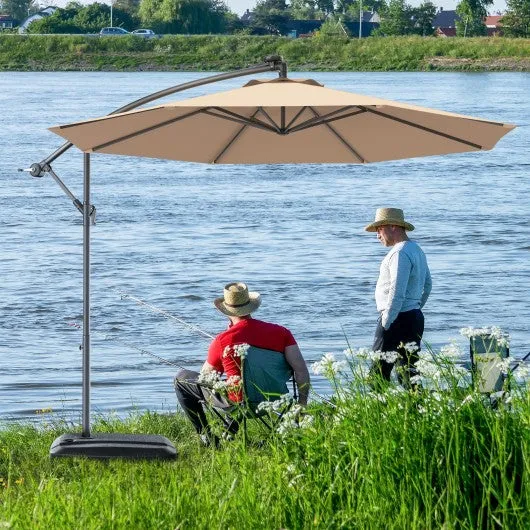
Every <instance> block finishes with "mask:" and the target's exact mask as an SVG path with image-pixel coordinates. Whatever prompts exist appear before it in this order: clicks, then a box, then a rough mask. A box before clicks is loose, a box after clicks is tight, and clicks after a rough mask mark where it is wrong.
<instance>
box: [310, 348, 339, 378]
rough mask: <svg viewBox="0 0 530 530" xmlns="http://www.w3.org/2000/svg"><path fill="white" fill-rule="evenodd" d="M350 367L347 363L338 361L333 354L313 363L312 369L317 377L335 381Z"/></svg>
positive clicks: (325, 355)
mask: <svg viewBox="0 0 530 530" xmlns="http://www.w3.org/2000/svg"><path fill="white" fill-rule="evenodd" d="M347 367H348V363H347V362H346V361H337V360H335V356H334V355H333V354H332V353H326V354H324V355H323V356H322V359H320V361H317V362H316V363H313V366H312V367H311V369H312V370H313V373H314V374H315V375H323V376H325V377H327V378H328V379H334V378H335V377H337V376H338V375H339V374H340V373H341V372H343V371H344V370H345V369H346V368H347Z"/></svg>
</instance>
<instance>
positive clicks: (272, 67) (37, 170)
mask: <svg viewBox="0 0 530 530" xmlns="http://www.w3.org/2000/svg"><path fill="white" fill-rule="evenodd" d="M263 61H264V62H263V63H261V64H256V65H254V66H249V67H248V68H242V69H241V70H234V71H231V72H224V73H222V74H216V75H212V76H209V77H204V78H202V79H196V80H194V81H189V82H187V83H181V84H179V85H175V86H172V87H169V88H165V89H163V90H159V91H158V92H153V93H152V94H149V95H148V96H145V97H143V98H140V99H137V100H135V101H133V102H131V103H128V104H127V105H124V106H123V107H120V108H119V109H116V110H115V111H113V112H111V113H110V114H109V116H110V115H112V114H119V113H121V112H128V111H130V110H133V109H136V108H138V107H140V106H142V105H145V104H146V103H151V102H152V101H155V100H157V99H160V98H163V97H165V96H169V95H171V94H175V93H176V92H182V91H184V90H188V89H190V88H196V87H198V86H202V85H207V84H210V83H216V82H218V81H225V80H227V79H234V78H236V77H243V76H246V75H253V74H258V73H261V72H274V71H277V72H278V74H279V76H280V77H283V78H285V77H287V63H286V62H285V61H284V60H283V58H282V57H281V56H280V55H269V56H267V57H265V58H264V60H263ZM72 145H73V144H72V143H71V142H65V143H64V144H63V145H62V146H61V147H59V149H57V150H56V151H54V152H53V153H52V154H51V155H49V156H48V157H47V158H45V159H43V160H42V161H41V162H38V163H34V164H31V166H30V168H29V169H27V170H24V171H28V172H29V174H30V175H31V176H32V177H43V176H44V174H45V173H49V172H50V170H51V167H50V164H51V163H52V162H53V161H54V160H57V158H59V157H60V156H61V155H62V154H63V153H65V152H66V151H68V149H70V147H72Z"/></svg>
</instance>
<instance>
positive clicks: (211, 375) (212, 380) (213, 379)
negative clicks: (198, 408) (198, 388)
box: [197, 370, 221, 387]
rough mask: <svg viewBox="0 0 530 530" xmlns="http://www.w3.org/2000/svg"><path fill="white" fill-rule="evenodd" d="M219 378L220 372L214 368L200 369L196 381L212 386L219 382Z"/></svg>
mask: <svg viewBox="0 0 530 530" xmlns="http://www.w3.org/2000/svg"><path fill="white" fill-rule="evenodd" d="M220 380H221V373H220V372H216V371H215V370H207V371H204V372H203V371H201V372H200V373H199V377H198V378H197V382H198V383H200V384H201V385H205V386H211V387H214V385H215V384H217V383H219V381H220Z"/></svg>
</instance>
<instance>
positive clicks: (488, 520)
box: [0, 391, 530, 530]
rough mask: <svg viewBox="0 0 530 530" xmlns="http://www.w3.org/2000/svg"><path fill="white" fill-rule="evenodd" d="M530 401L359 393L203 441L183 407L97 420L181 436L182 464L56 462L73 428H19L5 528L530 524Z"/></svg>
mask: <svg viewBox="0 0 530 530" xmlns="http://www.w3.org/2000/svg"><path fill="white" fill-rule="evenodd" d="M529 398H530V395H529V394H528V393H526V394H523V395H522V396H521V397H520V398H518V401H517V402H514V404H513V408H508V409H504V408H502V407H501V409H499V410H498V411H495V410H492V409H491V408H490V407H489V406H484V405H483V403H482V402H481V401H480V399H478V398H477V399H471V400H469V401H467V402H466V403H464V404H462V401H461V399H460V400H459V401H458V406H455V403H456V402H455V396H451V395H447V396H443V395H442V396H441V397H440V395H432V396H431V395H430V394H426V395H411V394H408V393H397V392H396V393H394V392H392V391H390V392H387V393H386V394H385V395H384V396H381V395H379V397H376V396H375V395H373V394H372V395H366V394H364V395H363V394H361V393H354V394H353V395H351V396H349V397H348V398H347V399H346V400H344V401H340V400H339V401H337V404H338V408H337V409H333V412H332V411H331V409H329V408H328V407H327V406H325V405H320V406H318V407H317V408H316V409H315V410H314V411H312V413H313V414H314V417H315V420H314V424H313V427H312V428H310V429H308V430H304V431H295V432H294V433H293V434H292V435H291V436H290V437H288V438H287V439H285V440H282V439H281V438H279V437H278V438H272V439H271V442H270V444H267V445H266V446H265V447H263V448H261V449H257V448H255V447H254V448H253V447H248V448H245V447H244V445H243V444H242V442H241V441H240V440H235V441H234V442H230V443H227V444H226V445H225V446H224V447H223V448H222V449H221V450H218V451H215V450H211V449H202V448H199V446H198V444H197V437H196V436H195V435H194V434H193V433H192V432H191V429H190V426H189V424H188V423H187V422H186V421H185V420H184V418H183V417H182V416H181V415H179V414H177V415H176V416H161V415H156V414H149V413H147V414H143V415H137V416H133V417H131V418H130V419H129V420H127V421H125V422H119V421H117V420H99V422H97V425H96V429H95V430H110V431H111V432H116V431H124V432H140V433H158V434H164V435H166V436H168V437H169V438H170V439H171V440H173V441H174V442H175V445H176V447H177V449H178V451H179V456H178V458H177V460H176V461H174V462H133V461H117V460H114V461H109V462H99V461H84V460H81V459H73V460H72V459H64V460H62V459H54V460H50V459H49V458H48V450H49V446H50V444H51V442H52V440H53V439H54V437H55V436H56V435H57V434H59V433H63V432H68V431H71V429H72V427H71V426H67V425H62V426H61V425H55V426H54V427H48V428H47V429H46V430H44V431H42V430H39V431H37V430H35V429H34V428H32V427H29V426H23V425H11V426H8V427H5V428H4V429H3V430H1V431H0V451H1V453H0V528H1V527H10V528H21V529H28V528H46V529H66V528H79V529H81V528H82V529H96V528H103V529H107V528H108V529H111V528H112V529H121V528H124V529H125V528H142V529H150V528H153V529H154V528H157V529H158V528H180V529H188V528H189V529H195V528H204V529H212V528H219V529H226V528H233V529H246V528H252V529H267V530H268V529H279V528H286V529H287V528H288V529H303V528H362V529H371V528H374V529H378V528H381V529H382V528H385V529H392V528H396V529H398V528H399V529H407V530H408V529H415V528H417V529H425V528H433V529H434V528H437V529H438V528H442V527H443V528H445V529H453V528H454V529H459V530H460V529H470V530H471V529H473V530H475V529H476V528H484V529H488V528H495V527H496V526H495V525H496V523H495V521H497V522H499V523H501V524H503V527H504V528H510V529H512V530H513V529H524V528H529V527H530V483H529V482H530V481H529V477H530V463H529V461H528V458H527V457H528V454H530V430H529V429H528V425H529V421H530V399H529ZM52 418H53V416H52Z"/></svg>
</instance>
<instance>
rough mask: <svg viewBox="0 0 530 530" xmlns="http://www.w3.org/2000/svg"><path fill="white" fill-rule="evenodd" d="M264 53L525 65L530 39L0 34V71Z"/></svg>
mask: <svg viewBox="0 0 530 530" xmlns="http://www.w3.org/2000/svg"><path fill="white" fill-rule="evenodd" d="M269 54H280V55H282V56H283V57H284V58H285V59H286V60H287V62H288V64H289V68H290V69H291V70H303V71H310V70H329V71H333V70H357V71H369V70H413V71H416V70H420V71H421V70H435V69H442V70H524V71H528V70H530V39H509V38H499V37H492V38H486V37H476V38H466V39H464V38H450V39H442V38H436V37H384V38H381V37H380V38H376V37H370V38H367V39H361V40H359V39H348V38H341V37H326V36H317V37H313V38H308V39H288V38H285V37H273V36H249V35H222V36H219V35H217V36H216V35H194V36H183V35H167V36H164V37H162V38H161V39H141V38H137V37H133V36H125V37H106V38H99V37H87V36H83V35H0V70H30V71H31V70H146V69H152V70H180V69H186V70H231V69H234V68H241V67H244V66H248V65H250V64H256V63H258V62H260V61H261V60H262V59H263V57H265V56H266V55H269ZM440 59H446V60H445V61H442V60H440Z"/></svg>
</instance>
